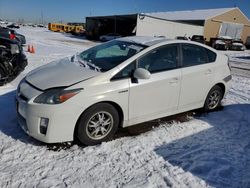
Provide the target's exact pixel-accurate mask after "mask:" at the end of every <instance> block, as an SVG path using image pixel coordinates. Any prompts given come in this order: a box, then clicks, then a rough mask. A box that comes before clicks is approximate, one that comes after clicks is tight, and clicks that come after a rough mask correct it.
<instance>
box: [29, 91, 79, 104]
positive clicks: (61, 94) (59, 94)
mask: <svg viewBox="0 0 250 188" xmlns="http://www.w3.org/2000/svg"><path fill="white" fill-rule="evenodd" d="M81 90H82V89H72V90H64V89H62V88H56V89H49V90H47V91H45V92H44V93H42V94H41V95H39V96H38V97H36V98H35V100H34V102H35V103H40V104H60V103H63V102H65V101H67V100H68V99H70V98H71V97H73V96H75V95H76V94H78V93H79V92H80V91H81Z"/></svg>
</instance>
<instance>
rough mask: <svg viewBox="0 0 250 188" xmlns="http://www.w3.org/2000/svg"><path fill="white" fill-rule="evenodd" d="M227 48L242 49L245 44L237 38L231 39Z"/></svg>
mask: <svg viewBox="0 0 250 188" xmlns="http://www.w3.org/2000/svg"><path fill="white" fill-rule="evenodd" d="M229 50H235V51H244V50H245V46H244V44H243V41H242V40H237V39H234V40H232V43H231V44H230V45H229Z"/></svg>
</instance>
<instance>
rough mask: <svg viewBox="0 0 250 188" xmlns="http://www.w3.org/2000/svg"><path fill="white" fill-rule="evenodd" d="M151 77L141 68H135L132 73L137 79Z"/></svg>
mask: <svg viewBox="0 0 250 188" xmlns="http://www.w3.org/2000/svg"><path fill="white" fill-rule="evenodd" d="M150 76H151V74H150V72H149V71H148V70H146V69H143V68H137V69H136V70H135V72H134V78H137V79H149V78H150Z"/></svg>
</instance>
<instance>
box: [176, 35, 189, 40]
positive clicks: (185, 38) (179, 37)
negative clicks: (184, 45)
mask: <svg viewBox="0 0 250 188" xmlns="http://www.w3.org/2000/svg"><path fill="white" fill-rule="evenodd" d="M175 39H177V40H188V38H187V37H185V36H177V37H175Z"/></svg>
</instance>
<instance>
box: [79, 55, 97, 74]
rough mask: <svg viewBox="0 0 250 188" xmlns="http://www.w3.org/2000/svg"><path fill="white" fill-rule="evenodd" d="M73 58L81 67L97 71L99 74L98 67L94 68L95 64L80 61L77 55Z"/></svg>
mask: <svg viewBox="0 0 250 188" xmlns="http://www.w3.org/2000/svg"><path fill="white" fill-rule="evenodd" d="M75 57H76V58H77V60H78V62H79V63H80V64H81V65H83V66H84V67H87V68H92V69H94V70H96V71H98V72H101V67H98V66H96V65H95V64H93V63H91V62H89V61H86V60H83V59H81V58H80V56H79V55H78V54H77V55H76V56H75Z"/></svg>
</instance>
